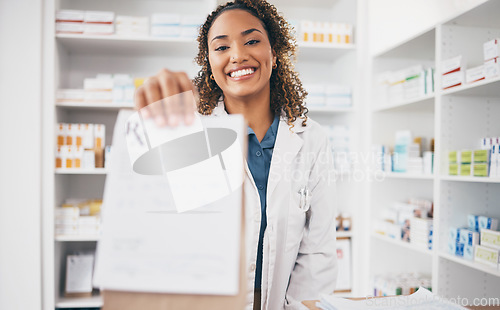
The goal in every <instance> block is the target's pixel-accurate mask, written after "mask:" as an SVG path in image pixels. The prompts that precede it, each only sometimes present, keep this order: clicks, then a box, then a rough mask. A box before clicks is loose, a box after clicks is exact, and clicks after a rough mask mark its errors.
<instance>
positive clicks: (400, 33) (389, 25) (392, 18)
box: [368, 0, 485, 55]
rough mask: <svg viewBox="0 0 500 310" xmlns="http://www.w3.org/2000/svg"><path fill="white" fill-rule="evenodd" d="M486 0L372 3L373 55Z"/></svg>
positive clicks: (377, 0) (385, 0) (374, 0)
mask: <svg viewBox="0 0 500 310" xmlns="http://www.w3.org/2000/svg"><path fill="white" fill-rule="evenodd" d="M482 2H485V0H371V1H368V5H369V11H368V12H369V13H368V14H369V17H368V19H369V25H370V27H369V46H370V54H372V55H373V54H374V53H377V52H379V51H382V50H384V49H385V48H388V47H391V46H392V45H394V44H397V43H398V42H400V41H402V40H404V39H405V38H407V37H409V36H411V35H414V34H417V33H419V32H421V31H423V30H425V29H427V28H430V27H432V26H434V25H435V24H436V23H438V22H441V21H443V20H446V19H448V18H451V17H452V16H455V15H456V14H459V13H460V12H463V11H465V10H467V9H470V8H471V7H473V6H476V5H478V4H480V3H482Z"/></svg>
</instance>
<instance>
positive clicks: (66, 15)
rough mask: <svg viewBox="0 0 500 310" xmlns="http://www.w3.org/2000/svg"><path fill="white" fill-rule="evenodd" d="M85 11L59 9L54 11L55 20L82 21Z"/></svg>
mask: <svg viewBox="0 0 500 310" xmlns="http://www.w3.org/2000/svg"><path fill="white" fill-rule="evenodd" d="M84 18H85V12H84V11H79V10H59V11H57V12H56V22H80V23H82V22H83V19H84Z"/></svg>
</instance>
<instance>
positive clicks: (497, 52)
mask: <svg viewBox="0 0 500 310" xmlns="http://www.w3.org/2000/svg"><path fill="white" fill-rule="evenodd" d="M483 54H484V61H488V60H491V59H494V58H497V57H499V56H500V39H493V40H491V41H488V42H485V43H484V44H483Z"/></svg>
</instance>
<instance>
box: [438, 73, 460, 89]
mask: <svg viewBox="0 0 500 310" xmlns="http://www.w3.org/2000/svg"><path fill="white" fill-rule="evenodd" d="M464 82H465V72H464V71H462V70H459V71H456V72H451V73H448V74H445V75H443V78H442V80H441V83H442V84H443V85H442V86H443V89H448V88H451V87H455V86H460V85H462V84H464Z"/></svg>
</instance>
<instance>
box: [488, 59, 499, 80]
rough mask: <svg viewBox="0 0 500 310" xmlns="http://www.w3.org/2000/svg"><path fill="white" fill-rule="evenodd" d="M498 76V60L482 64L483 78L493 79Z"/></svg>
mask: <svg viewBox="0 0 500 310" xmlns="http://www.w3.org/2000/svg"><path fill="white" fill-rule="evenodd" d="M499 75H500V62H499V60H498V58H495V59H491V60H488V61H486V62H485V63H484V77H485V78H486V79H490V78H494V77H497V76H499Z"/></svg>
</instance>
